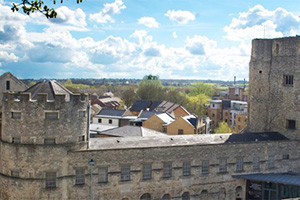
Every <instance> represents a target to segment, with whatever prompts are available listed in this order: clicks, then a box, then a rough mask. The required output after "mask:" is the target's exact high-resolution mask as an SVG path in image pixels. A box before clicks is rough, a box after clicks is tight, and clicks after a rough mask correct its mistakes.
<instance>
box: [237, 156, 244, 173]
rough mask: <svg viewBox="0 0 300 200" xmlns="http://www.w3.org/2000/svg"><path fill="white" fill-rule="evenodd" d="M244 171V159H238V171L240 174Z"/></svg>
mask: <svg viewBox="0 0 300 200" xmlns="http://www.w3.org/2000/svg"><path fill="white" fill-rule="evenodd" d="M243 170H244V158H243V157H239V158H236V171H238V172H240V171H243Z"/></svg>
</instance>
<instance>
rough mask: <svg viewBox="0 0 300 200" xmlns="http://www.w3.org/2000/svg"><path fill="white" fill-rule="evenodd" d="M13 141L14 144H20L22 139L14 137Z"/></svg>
mask: <svg viewBox="0 0 300 200" xmlns="http://www.w3.org/2000/svg"><path fill="white" fill-rule="evenodd" d="M11 142H12V143H14V144H20V143H21V140H20V138H16V137H13V138H12V141H11Z"/></svg>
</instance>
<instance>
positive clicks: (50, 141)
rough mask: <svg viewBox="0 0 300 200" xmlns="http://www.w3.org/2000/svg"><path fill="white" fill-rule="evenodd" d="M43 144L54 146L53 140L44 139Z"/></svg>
mask: <svg viewBox="0 0 300 200" xmlns="http://www.w3.org/2000/svg"><path fill="white" fill-rule="evenodd" d="M44 144H45V145H53V144H55V138H45V139H44Z"/></svg>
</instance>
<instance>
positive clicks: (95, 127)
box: [90, 124, 116, 132]
mask: <svg viewBox="0 0 300 200" xmlns="http://www.w3.org/2000/svg"><path fill="white" fill-rule="evenodd" d="M113 128H116V126H111V125H103V124H90V132H100V131H106V130H109V129H113Z"/></svg>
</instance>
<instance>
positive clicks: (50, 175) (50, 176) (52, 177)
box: [46, 172, 56, 188]
mask: <svg viewBox="0 0 300 200" xmlns="http://www.w3.org/2000/svg"><path fill="white" fill-rule="evenodd" d="M55 187H56V172H46V188H55Z"/></svg>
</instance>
